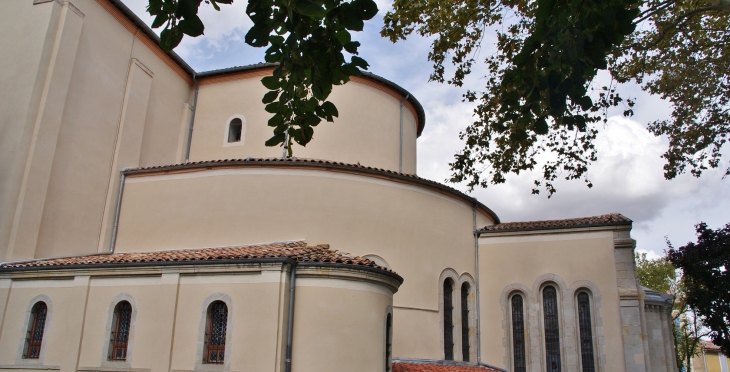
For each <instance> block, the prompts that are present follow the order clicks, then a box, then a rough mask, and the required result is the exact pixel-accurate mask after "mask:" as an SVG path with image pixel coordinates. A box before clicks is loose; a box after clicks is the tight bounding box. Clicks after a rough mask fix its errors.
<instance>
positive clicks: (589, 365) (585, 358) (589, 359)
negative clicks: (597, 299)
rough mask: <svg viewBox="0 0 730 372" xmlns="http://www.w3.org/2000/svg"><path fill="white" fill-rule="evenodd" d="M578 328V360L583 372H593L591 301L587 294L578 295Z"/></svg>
mask: <svg viewBox="0 0 730 372" xmlns="http://www.w3.org/2000/svg"><path fill="white" fill-rule="evenodd" d="M578 326H579V328H580V359H581V362H582V363H581V364H582V367H583V372H595V371H596V365H595V359H594V357H593V327H592V326H591V300H590V296H588V293H585V292H580V293H578Z"/></svg>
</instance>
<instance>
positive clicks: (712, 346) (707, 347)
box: [700, 341, 721, 351]
mask: <svg viewBox="0 0 730 372" xmlns="http://www.w3.org/2000/svg"><path fill="white" fill-rule="evenodd" d="M700 345H702V348H703V349H705V350H710V351H720V350H721V348H720V347H719V346H717V345H715V344H713V343H712V341H700Z"/></svg>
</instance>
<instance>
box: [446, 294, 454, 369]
mask: <svg viewBox="0 0 730 372" xmlns="http://www.w3.org/2000/svg"><path fill="white" fill-rule="evenodd" d="M453 293H454V282H453V281H451V279H446V280H444V359H446V360H454V314H453V312H454V301H453Z"/></svg>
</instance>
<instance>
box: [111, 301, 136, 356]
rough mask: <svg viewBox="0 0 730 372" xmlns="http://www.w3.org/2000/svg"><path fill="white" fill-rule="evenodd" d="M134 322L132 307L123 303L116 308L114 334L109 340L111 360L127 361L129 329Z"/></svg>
mask: <svg viewBox="0 0 730 372" xmlns="http://www.w3.org/2000/svg"><path fill="white" fill-rule="evenodd" d="M131 322H132V305H130V304H129V302H127V301H121V302H119V303H118V304H117V306H115V307H114V317H113V318H112V332H111V338H110V339H109V360H118V361H124V360H127V345H128V344H129V327H130V324H131Z"/></svg>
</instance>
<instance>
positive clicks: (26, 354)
mask: <svg viewBox="0 0 730 372" xmlns="http://www.w3.org/2000/svg"><path fill="white" fill-rule="evenodd" d="M47 313H48V306H47V305H46V303H45V302H43V301H38V302H36V304H35V305H33V309H31V311H30V319H29V320H30V321H29V322H28V334H27V335H26V337H25V348H24V350H23V358H26V359H38V358H39V357H40V356H41V345H42V344H43V329H44V328H45V327H46V314H47Z"/></svg>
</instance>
